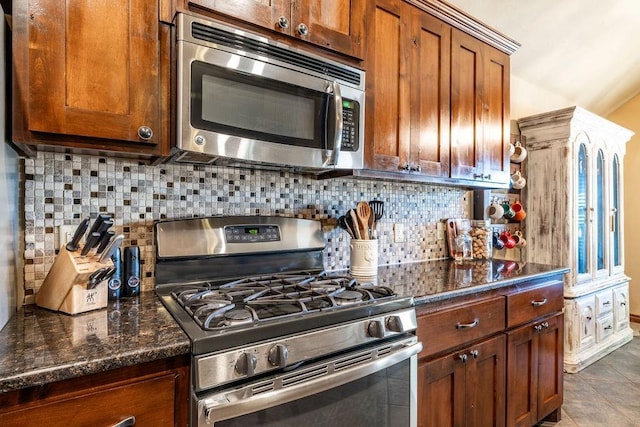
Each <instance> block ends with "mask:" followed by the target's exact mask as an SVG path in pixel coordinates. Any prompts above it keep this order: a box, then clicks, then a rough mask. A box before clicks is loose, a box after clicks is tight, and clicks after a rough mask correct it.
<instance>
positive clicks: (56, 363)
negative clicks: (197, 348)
mask: <svg viewBox="0 0 640 427" xmlns="http://www.w3.org/2000/svg"><path fill="white" fill-rule="evenodd" d="M189 351H190V343H189V339H188V338H187V336H186V335H185V334H184V332H183V331H182V329H181V328H180V326H178V324H177V323H176V322H175V321H174V320H173V318H172V317H171V315H170V314H169V312H167V310H165V308H164V307H163V306H162V303H161V302H160V300H159V299H158V297H157V296H156V295H155V293H153V292H143V293H142V294H141V295H140V296H139V297H137V298H124V299H121V300H120V301H116V302H110V304H109V306H108V307H107V308H103V309H101V310H94V311H91V312H87V313H83V314H79V315H76V316H69V315H66V314H63V313H56V312H52V311H49V310H45V309H42V308H39V307H37V306H25V307H22V308H21V309H20V310H18V312H17V313H16V314H15V315H14V316H13V317H12V318H11V319H10V320H9V322H8V323H7V324H6V325H5V327H4V328H3V329H2V331H0V393H3V392H6V391H9V390H14V389H19V388H25V387H30V386H34V385H40V384H45V383H50V382H53V381H59V380H64V379H68V378H74V377H79V376H82V375H88V374H93V373H98V372H103V371H107V370H110V369H115V368H120V367H124V366H129V365H135V364H138V363H144V362H149V361H153V360H158V359H163V358H167V357H172V356H177V355H180V354H186V353H188V352H189Z"/></svg>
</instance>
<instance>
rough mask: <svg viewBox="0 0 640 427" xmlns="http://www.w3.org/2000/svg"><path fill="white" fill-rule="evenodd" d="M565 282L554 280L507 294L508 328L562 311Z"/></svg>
mask: <svg viewBox="0 0 640 427" xmlns="http://www.w3.org/2000/svg"><path fill="white" fill-rule="evenodd" d="M562 289H563V283H562V282H554V283H552V284H549V285H547V286H541V287H538V288H534V289H529V290H525V291H521V292H517V293H512V294H508V295H507V328H512V327H514V326H517V325H521V324H523V323H527V322H530V321H532V320H534V319H537V318H538V317H541V316H545V315H547V314H551V313H555V312H558V311H562V306H563V304H564V300H563V294H562Z"/></svg>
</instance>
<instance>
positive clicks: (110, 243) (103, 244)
mask: <svg viewBox="0 0 640 427" xmlns="http://www.w3.org/2000/svg"><path fill="white" fill-rule="evenodd" d="M89 222H90V219H89V217H86V218H85V219H83V220H82V222H80V225H78V227H77V228H76V230H75V232H74V233H73V237H72V238H71V241H70V242H68V243H67V246H66V248H67V251H69V252H76V251H77V250H78V249H79V247H80V241H81V240H82V238H83V237H85V242H84V246H83V247H82V250H81V251H80V255H81V256H87V255H89V253H90V252H91V251H92V250H93V249H95V250H96V251H95V255H100V258H99V260H98V262H100V263H103V264H104V263H105V262H106V261H107V260H108V259H109V258H110V257H111V255H112V254H113V252H115V250H116V249H117V248H118V247H120V245H121V244H122V240H124V236H123V235H122V234H120V235H118V236H116V237H114V236H115V234H116V233H115V231H113V230H109V228H111V226H112V225H113V220H112V219H111V217H110V216H109V215H104V214H101V215H98V216H97V217H96V219H95V220H94V221H93V224H92V225H91V229H90V230H89V232H88V233H87V229H88V228H89ZM85 234H86V236H85ZM103 280H104V279H103Z"/></svg>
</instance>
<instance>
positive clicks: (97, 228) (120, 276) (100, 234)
mask: <svg viewBox="0 0 640 427" xmlns="http://www.w3.org/2000/svg"><path fill="white" fill-rule="evenodd" d="M89 223H90V217H87V218H85V219H83V220H82V222H80V224H79V225H78V227H77V228H76V230H75V232H74V233H73V237H72V238H71V241H70V242H68V243H67V245H66V249H67V251H69V252H70V253H72V254H74V253H75V256H77V251H78V250H80V256H90V255H93V256H95V257H99V258H98V262H99V263H101V264H108V260H109V259H110V260H111V261H112V262H113V266H107V267H102V268H99V269H97V270H96V271H94V272H93V273H91V275H90V276H89V279H88V280H87V289H93V288H95V287H96V286H97V285H98V284H99V283H101V282H103V281H105V280H108V297H109V299H110V300H114V299H118V298H120V296H135V295H138V294H139V292H140V248H138V247H137V246H129V247H126V248H125V249H124V257H123V256H122V252H121V249H120V246H121V245H122V241H123V240H124V236H123V235H122V234H119V235H117V236H116V235H115V231H113V230H110V228H111V226H112V225H113V220H112V219H111V217H110V216H109V215H105V214H100V215H98V216H97V217H96V219H95V220H94V221H93V224H92V225H91V228H90V229H89ZM87 229H89V231H88V232H87ZM83 237H84V238H85V242H84V246H82V249H80V242H81V240H82V238H83ZM123 283H124V284H125V285H126V286H124V287H122V284H123Z"/></svg>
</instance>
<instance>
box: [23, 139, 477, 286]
mask: <svg viewBox="0 0 640 427" xmlns="http://www.w3.org/2000/svg"><path fill="white" fill-rule="evenodd" d="M24 162H25V164H24V175H25V176H24V180H23V183H24V219H25V224H24V228H25V230H24V231H25V242H24V243H25V252H24V263H25V265H24V277H25V293H26V294H27V295H29V294H33V293H34V292H36V291H37V290H38V288H39V287H40V285H41V284H42V282H43V280H44V278H45V276H46V274H47V272H48V271H49V268H50V267H51V265H52V264H53V261H54V259H55V256H56V251H57V249H58V248H57V246H58V245H57V242H58V227H59V226H60V225H76V224H78V223H79V222H80V220H81V219H82V218H84V217H86V216H88V215H92V216H95V215H96V214H97V213H107V214H109V215H111V216H112V217H113V218H114V219H115V224H114V230H115V231H116V233H117V234H120V233H122V234H124V235H125V241H124V245H123V246H128V245H137V246H140V252H141V263H142V287H143V289H144V290H150V289H153V286H154V278H153V266H154V251H155V249H154V242H153V223H154V221H156V220H160V219H172V218H189V217H194V216H209V215H282V216H295V217H300V218H308V219H317V220H322V221H323V224H324V226H323V231H324V236H325V241H326V247H325V268H326V269H328V270H340V269H346V268H348V267H349V236H348V234H347V233H346V232H345V231H343V230H342V229H340V228H338V227H336V226H333V225H331V224H332V221H327V220H330V219H336V218H338V217H339V216H340V215H343V214H344V213H345V212H346V211H347V210H348V209H349V208H352V207H355V205H356V203H357V202H358V201H360V200H365V201H369V200H382V201H384V203H385V214H384V217H383V218H382V220H381V221H380V222H379V224H378V226H377V231H378V238H379V263H380V264H397V263H402V262H410V261H419V260H429V259H438V258H444V257H446V243H445V240H444V236H440V235H438V233H437V223H438V221H440V220H442V219H444V218H450V217H468V216H469V211H470V208H469V205H470V203H469V197H470V196H469V195H468V193H467V192H466V191H465V190H463V189H459V188H455V187H446V186H434V185H428V184H419V183H399V182H392V181H382V180H359V179H354V178H341V179H332V180H321V181H318V180H314V179H312V178H307V177H304V176H300V175H296V174H290V173H287V172H273V171H260V170H248V169H233V168H224V167H216V166H201V165H178V164H163V165H158V166H150V165H147V164H144V163H139V162H137V161H135V160H127V159H114V158H110V157H101V156H92V155H79V154H64V153H52V152H39V153H37V155H36V157H35V158H32V159H25V160H24ZM333 222H335V221H333ZM394 224H402V225H403V226H404V241H403V242H398V243H397V242H395V241H394Z"/></svg>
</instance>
